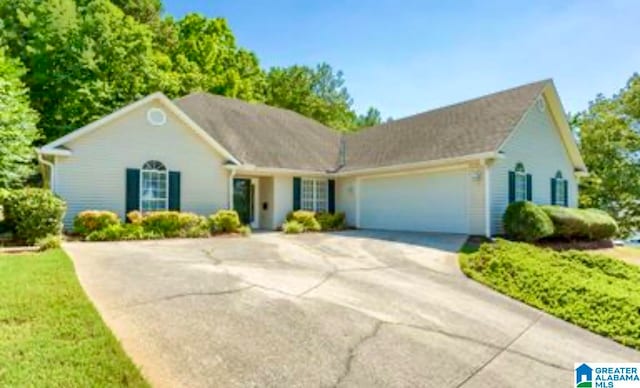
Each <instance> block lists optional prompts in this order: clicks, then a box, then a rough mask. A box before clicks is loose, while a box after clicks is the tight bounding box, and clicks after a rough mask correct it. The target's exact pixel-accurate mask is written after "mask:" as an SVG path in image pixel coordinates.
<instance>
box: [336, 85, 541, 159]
mask: <svg viewBox="0 0 640 388" xmlns="http://www.w3.org/2000/svg"><path fill="white" fill-rule="evenodd" d="M549 82H550V81H548V80H545V81H540V82H535V83H531V84H527V85H524V86H520V87H516V88H513V89H509V90H505V91H502V92H498V93H493V94H490V95H487V96H483V97H479V98H476V99H473V100H469V101H465V102H461V103H458V104H454V105H450V106H446V107H443V108H439V109H435V110H432V111H428V112H424V113H420V114H417V115H414V116H410V117H407V118H403V119H399V120H395V121H392V122H389V123H385V124H381V125H378V126H375V127H371V128H368V129H364V130H362V131H361V132H358V133H355V134H352V135H347V136H346V143H347V163H346V167H345V168H344V170H345V171H348V170H358V169H364V168H372V167H386V166H392V165H402V164H411V163H417V162H422V161H433V160H445V159H453V158H458V157H464V156H468V155H474V154H486V153H488V152H496V151H497V150H498V149H499V148H500V146H501V145H502V144H503V143H504V141H505V139H506V138H507V137H508V136H509V135H510V134H511V132H512V131H513V130H514V128H515V127H516V125H517V124H518V122H519V121H520V119H521V118H522V117H523V115H524V114H525V112H526V111H527V109H528V108H529V107H530V106H531V104H533V102H534V101H535V99H536V98H537V96H538V95H540V93H541V92H542V90H543V89H544V87H545V85H547V84H548V83H549Z"/></svg>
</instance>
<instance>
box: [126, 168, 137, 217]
mask: <svg viewBox="0 0 640 388" xmlns="http://www.w3.org/2000/svg"><path fill="white" fill-rule="evenodd" d="M126 176H127V181H126V189H125V196H126V197H125V209H126V213H129V212H130V211H134V210H140V170H138V169H136V168H127V175H126Z"/></svg>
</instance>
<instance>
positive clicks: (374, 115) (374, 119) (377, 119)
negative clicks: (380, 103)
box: [355, 107, 382, 128]
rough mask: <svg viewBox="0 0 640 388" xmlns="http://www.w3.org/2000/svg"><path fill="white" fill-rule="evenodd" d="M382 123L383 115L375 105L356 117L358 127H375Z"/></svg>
mask: <svg viewBox="0 0 640 388" xmlns="http://www.w3.org/2000/svg"><path fill="white" fill-rule="evenodd" d="M381 123H382V115H381V114H380V111H379V110H377V109H376V108H374V107H369V109H368V110H367V113H365V114H363V115H358V117H357V118H356V123H355V125H356V128H366V127H373V126H374V125H378V124H381Z"/></svg>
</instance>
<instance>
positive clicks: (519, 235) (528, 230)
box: [502, 201, 553, 242]
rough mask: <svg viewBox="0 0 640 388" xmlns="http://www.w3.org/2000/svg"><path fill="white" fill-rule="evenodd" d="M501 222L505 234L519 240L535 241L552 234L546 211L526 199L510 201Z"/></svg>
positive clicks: (551, 224) (551, 226)
mask: <svg viewBox="0 0 640 388" xmlns="http://www.w3.org/2000/svg"><path fill="white" fill-rule="evenodd" d="M502 222H503V225H504V230H505V232H506V233H507V235H508V236H509V237H511V238H513V239H515V240H519V241H530V242H531V241H537V240H540V239H541V238H544V237H547V236H551V235H552V234H553V223H552V222H551V219H550V218H549V216H548V215H547V213H545V211H544V210H542V209H541V208H540V207H539V206H537V205H535V204H533V203H531V202H528V201H519V202H513V203H511V204H510V205H509V206H508V207H507V210H506V211H505V212H504V216H503V217H502Z"/></svg>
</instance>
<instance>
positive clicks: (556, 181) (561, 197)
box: [551, 171, 568, 206]
mask: <svg viewBox="0 0 640 388" xmlns="http://www.w3.org/2000/svg"><path fill="white" fill-rule="evenodd" d="M551 190H552V193H551V204H552V205H559V206H567V199H568V197H567V195H568V194H567V180H566V179H564V178H563V177H562V172H560V171H558V172H557V173H556V176H555V178H552V184H551Z"/></svg>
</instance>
